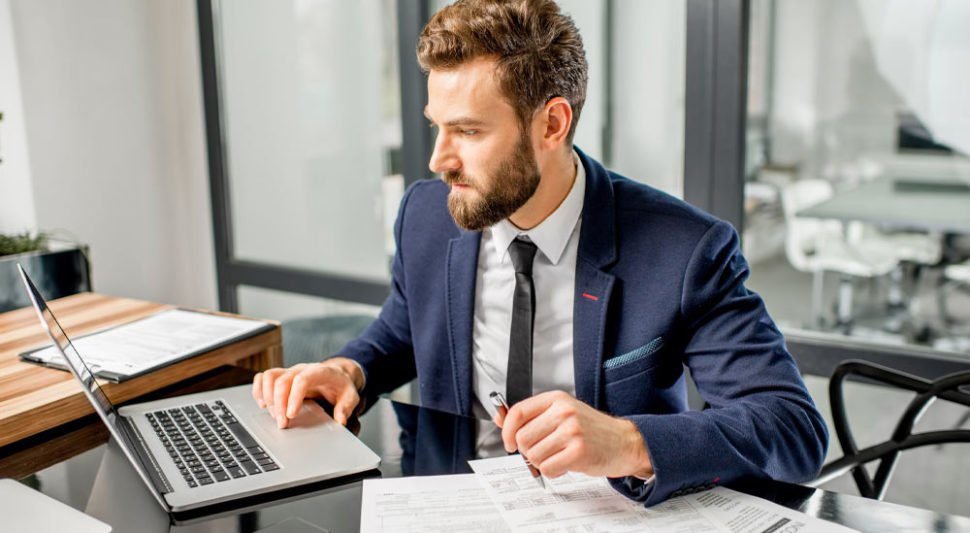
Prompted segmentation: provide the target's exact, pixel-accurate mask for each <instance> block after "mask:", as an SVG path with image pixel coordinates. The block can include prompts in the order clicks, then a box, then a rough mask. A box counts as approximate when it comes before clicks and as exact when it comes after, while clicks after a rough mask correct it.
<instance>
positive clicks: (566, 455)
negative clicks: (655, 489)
mask: <svg viewBox="0 0 970 533" xmlns="http://www.w3.org/2000/svg"><path fill="white" fill-rule="evenodd" d="M495 422H496V423H497V424H498V425H499V427H501V428H502V440H503V441H504V443H505V449H506V451H508V452H510V453H511V452H514V451H516V450H518V451H519V453H521V454H522V455H523V457H526V458H527V459H528V460H529V461H530V462H531V463H532V464H533V465H535V466H536V467H537V468H538V469H539V471H540V472H542V474H543V475H544V476H547V477H550V478H555V477H559V476H561V475H563V474H565V473H566V472H567V471H569V472H582V473H584V474H588V475H591V476H608V477H623V476H637V477H639V478H642V479H647V478H649V477H650V476H652V475H653V465H652V464H650V456H649V455H648V454H647V446H646V443H644V441H643V436H642V435H641V434H640V431H639V430H638V429H637V427H636V426H635V425H634V424H633V422H630V421H629V420H624V419H622V418H615V417H612V416H610V415H608V414H606V413H602V412H600V411H597V410H596V409H593V408H592V407H590V406H589V405H586V404H585V403H583V402H581V401H579V400H577V399H576V398H574V397H572V396H570V395H569V394H567V393H565V392H562V391H550V392H544V393H542V394H538V395H536V396H533V397H531V398H527V399H525V400H522V401H521V402H519V403H517V404H515V405H513V406H512V408H511V409H510V410H509V412H508V414H507V415H506V416H505V417H504V418H503V417H501V416H497V417H496V419H495Z"/></svg>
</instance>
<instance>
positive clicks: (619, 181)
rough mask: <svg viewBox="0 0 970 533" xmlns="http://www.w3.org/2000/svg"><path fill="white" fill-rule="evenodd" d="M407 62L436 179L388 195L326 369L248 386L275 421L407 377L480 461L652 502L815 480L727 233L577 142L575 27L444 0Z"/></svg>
mask: <svg viewBox="0 0 970 533" xmlns="http://www.w3.org/2000/svg"><path fill="white" fill-rule="evenodd" d="M418 61H419V62H420V64H421V66H422V68H423V69H424V70H425V72H427V74H428V106H427V108H426V110H425V114H426V115H427V118H428V120H429V121H430V122H431V125H432V126H433V127H434V128H436V129H437V131H438V133H437V137H436V140H435V146H434V154H433V155H432V157H431V161H430V167H431V170H432V171H434V172H436V173H440V175H441V179H440V180H425V181H421V182H418V183H416V184H414V185H413V186H412V187H410V188H409V189H408V191H407V193H406V194H405V196H404V199H403V200H402V202H401V207H400V212H399V215H398V219H397V222H396V225H395V238H396V241H397V252H396V255H395V259H394V263H393V272H392V283H391V294H390V295H389V296H388V298H387V300H386V302H385V303H384V306H383V308H382V310H381V312H380V315H379V317H378V318H377V319H376V320H375V321H374V322H373V323H372V324H371V325H370V326H369V327H368V328H367V329H366V330H365V331H364V332H363V333H362V334H361V336H360V337H359V338H357V339H356V340H354V341H352V342H350V343H349V344H348V345H347V346H346V347H344V348H343V349H342V350H341V351H340V352H339V354H338V355H337V356H335V357H331V358H329V359H326V360H325V361H323V362H320V363H317V364H311V365H296V366H294V367H291V368H286V369H272V370H268V371H266V372H263V373H262V374H260V375H258V376H257V377H256V378H255V381H254V385H253V394H254V397H255V398H256V400H257V401H258V402H259V403H260V404H261V405H263V406H265V407H266V408H267V409H269V410H270V412H271V413H272V414H273V415H274V416H276V418H277V420H278V422H279V426H280V427H281V428H284V427H286V425H287V423H288V421H289V419H290V418H292V417H294V416H295V415H296V413H297V411H298V408H299V406H300V404H301V403H302V401H303V399H304V398H312V397H317V398H323V399H325V400H327V401H329V402H330V403H332V404H333V405H334V418H335V419H336V420H337V421H338V422H340V423H346V421H347V418H348V416H350V415H351V414H352V413H353V412H354V410H355V409H358V408H359V407H360V406H361V405H362V404H366V403H368V401H370V400H372V399H373V398H375V397H376V396H377V395H379V394H382V393H385V392H389V391H391V390H393V389H395V388H396V387H399V386H400V385H402V384H404V383H407V382H409V381H411V380H412V379H414V378H417V380H418V390H420V395H421V403H422V405H424V406H427V407H432V408H436V409H441V410H446V411H450V412H454V413H460V414H464V415H470V416H471V415H477V416H478V417H479V418H482V419H484V420H488V417H489V416H492V417H493V418H494V420H495V422H496V423H497V424H499V425H500V426H501V432H499V429H498V428H497V427H496V426H495V425H493V424H491V423H490V422H489V423H487V424H484V425H483V429H482V431H481V432H480V434H479V436H478V444H479V446H480V447H482V448H483V449H486V448H488V447H489V446H490V442H492V443H497V444H498V445H499V446H504V448H505V449H506V450H507V451H514V450H519V451H520V452H521V453H522V454H523V455H524V456H525V457H527V458H528V459H529V460H530V461H531V462H532V463H533V464H534V465H536V466H537V467H538V468H539V470H540V471H541V472H542V474H544V475H546V476H550V477H556V476H559V475H562V474H563V473H564V472H567V471H575V472H583V473H586V474H589V475H595V476H607V477H609V478H610V481H611V483H612V484H613V486H614V487H615V488H616V489H617V490H619V491H621V492H622V493H623V494H625V495H627V496H628V497H630V498H633V499H636V500H638V501H642V502H644V503H646V504H648V505H649V504H654V503H657V502H659V501H662V500H663V499H665V498H667V497H669V496H671V495H675V494H682V493H684V492H686V491H692V490H697V489H699V488H705V487H710V486H713V485H714V484H717V483H726V482H731V481H735V480H738V479H742V478H756V479H765V478H773V479H779V480H785V481H794V482H797V481H804V480H808V479H811V478H812V477H814V475H815V474H816V473H817V471H818V469H819V467H820V465H821V462H822V460H823V458H824V457H825V449H826V446H827V441H828V435H827V432H826V429H825V423H824V422H823V420H822V417H821V416H820V415H819V413H818V411H817V410H816V408H815V405H814V404H813V402H812V400H811V398H810V396H809V395H808V393H807V391H806V389H805V386H804V383H803V382H802V379H801V376H800V374H799V372H798V369H797V367H796V366H795V363H794V361H793V360H792V357H791V355H790V354H789V353H788V351H787V349H786V348H785V343H784V338H783V337H782V334H781V333H780V332H779V330H778V328H777V327H776V326H775V324H774V323H773V322H772V320H771V318H770V317H769V316H768V314H767V311H766V310H765V306H764V304H763V302H762V301H761V298H760V297H759V296H758V295H757V294H754V293H752V292H751V291H749V290H747V289H746V288H745V286H744V281H745V279H746V278H747V276H748V266H747V263H746V261H745V260H744V258H743V256H742V254H741V250H740V247H739V240H738V236H737V233H736V232H735V230H734V229H733V228H732V227H731V226H730V225H729V224H727V223H725V222H723V221H721V220H718V219H716V218H714V217H713V216H711V215H709V214H706V213H704V212H702V211H700V210H698V209H696V208H694V207H691V206H690V205H688V204H686V203H685V202H683V201H681V200H679V199H676V198H674V197H671V196H669V195H666V194H664V193H662V192H660V191H658V190H656V189H653V188H651V187H649V186H647V185H643V184H640V183H637V182H634V181H631V180H629V179H627V178H624V177H622V176H619V175H617V174H615V173H613V172H610V171H608V170H606V169H605V168H603V166H602V165H600V164H599V163H598V162H596V161H595V160H593V159H592V158H590V157H588V156H586V155H585V154H583V152H582V151H580V150H579V149H578V148H576V147H574V146H573V143H572V139H573V136H574V133H575V131H576V125H577V123H578V121H579V117H580V112H581V110H582V107H583V103H584V101H585V98H586V83H587V63H586V58H585V52H584V50H583V44H582V39H581V38H580V35H579V32H578V30H577V29H576V26H575V24H574V23H573V21H572V20H571V19H570V18H569V17H568V16H566V15H564V14H563V13H561V12H560V10H559V8H558V6H556V4H555V3H553V2H552V1H550V0H511V1H485V0H459V1H457V2H455V3H454V4H452V5H450V6H448V7H445V8H443V9H442V10H441V11H439V12H438V13H437V14H435V15H434V17H433V18H432V19H431V20H430V22H428V24H427V26H426V27H425V28H424V30H423V32H422V33H421V37H420V41H419V44H418ZM685 368H687V369H690V373H691V376H692V378H693V380H694V382H695V383H696V385H697V388H698V391H699V393H700V395H701V396H702V397H703V399H704V400H705V402H706V403H707V405H708V407H707V408H706V409H704V410H702V411H692V410H690V409H689V408H688V406H687V393H686V386H685ZM491 392H500V393H502V394H504V395H505V396H506V397H507V398H508V399H509V403H511V404H512V407H511V409H510V410H509V411H508V414H507V416H504V417H503V416H499V415H498V414H497V413H496V412H495V410H494V408H493V407H492V405H491V402H490V401H489V394H490V393H491ZM362 398H363V401H362ZM484 426H491V427H492V428H493V431H489V430H488V429H487V428H485V427H484Z"/></svg>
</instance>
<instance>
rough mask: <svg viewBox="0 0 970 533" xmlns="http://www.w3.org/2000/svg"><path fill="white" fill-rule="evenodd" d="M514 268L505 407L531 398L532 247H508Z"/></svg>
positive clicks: (520, 244) (516, 243)
mask: <svg viewBox="0 0 970 533" xmlns="http://www.w3.org/2000/svg"><path fill="white" fill-rule="evenodd" d="M509 255H510V256H511V257H512V266H514V267H515V292H514V293H513V296H512V330H511V337H510V338H509V368H508V373H507V374H506V376H505V397H506V399H507V400H508V402H509V405H514V404H515V403H517V402H519V401H522V400H524V399H526V398H528V397H529V396H532V326H533V324H534V323H535V307H536V293H535V288H534V287H533V285H532V260H533V259H534V258H535V256H536V245H535V244H533V243H531V242H529V241H525V240H521V239H518V238H516V239H515V240H514V241H512V244H510V245H509Z"/></svg>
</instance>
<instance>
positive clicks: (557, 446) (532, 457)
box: [519, 430, 572, 466]
mask: <svg viewBox="0 0 970 533" xmlns="http://www.w3.org/2000/svg"><path fill="white" fill-rule="evenodd" d="M519 433H520V434H521V433H522V432H521V431H520V432H519ZM571 440H572V436H571V435H570V434H569V433H568V432H566V431H559V430H556V431H553V432H551V433H550V434H549V435H546V436H545V437H544V438H542V439H541V440H539V441H538V442H535V443H533V444H531V445H529V446H528V447H524V446H522V444H521V443H520V444H519V451H520V452H522V454H523V455H525V456H526V457H528V458H529V461H532V463H533V464H535V465H536V466H539V465H542V464H543V463H545V461H547V460H548V459H549V458H550V457H552V456H554V455H556V454H557V453H559V452H561V451H562V450H564V449H565V448H566V447H567V446H568V445H569V444H570V441H571Z"/></svg>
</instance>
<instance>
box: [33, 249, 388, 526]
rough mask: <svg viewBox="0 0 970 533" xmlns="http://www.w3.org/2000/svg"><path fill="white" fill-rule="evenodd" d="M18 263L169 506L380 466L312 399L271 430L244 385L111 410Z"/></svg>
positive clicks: (39, 305)
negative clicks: (288, 420) (284, 426)
mask: <svg viewBox="0 0 970 533" xmlns="http://www.w3.org/2000/svg"><path fill="white" fill-rule="evenodd" d="M18 269H19V270H20V276H21V278H22V279H23V282H24V287H25V288H26V289H27V294H28V295H29V296H30V300H31V302H32V303H33V305H34V309H35V310H36V311H37V316H38V318H40V323H41V325H42V326H43V327H44V329H45V330H46V331H47V333H48V334H49V335H50V338H51V340H52V341H53V342H54V346H56V347H57V348H58V350H60V352H61V354H62V355H63V356H64V360H65V361H67V366H68V367H69V368H70V370H71V372H72V373H73V374H74V377H76V378H77V379H78V381H80V382H81V388H82V389H83V390H84V394H85V395H87V398H88V400H89V401H90V402H91V404H92V405H93V406H94V410H95V411H97V413H98V415H100V416H101V418H102V419H103V420H104V423H105V424H106V425H107V426H108V430H110V432H111V435H112V436H113V437H114V438H115V439H116V440H117V442H118V444H119V445H120V446H121V448H122V450H123V451H124V452H125V455H126V456H127V457H128V460H129V461H130V462H131V465H132V466H133V467H134V468H135V470H136V471H138V474H139V476H140V477H141V479H142V481H144V483H145V484H146V485H147V486H148V489H149V491H151V493H152V494H153V495H154V496H155V499H156V500H157V501H158V503H159V504H160V505H161V506H162V507H163V508H164V509H165V510H166V511H168V512H176V513H177V512H183V511H188V510H192V509H198V508H200V507H206V506H209V505H213V504H217V503H222V502H227V501H230V500H235V499H238V498H243V497H247V496H258V495H261V494H265V493H268V492H272V491H276V490H280V489H284V488H289V487H295V486H298V485H302V484H306V483H312V482H317V481H325V480H328V479H334V478H338V477H344V476H349V475H352V474H357V473H361V472H366V471H368V470H373V469H375V468H377V466H378V465H379V464H380V457H378V456H377V455H376V454H375V453H374V452H372V451H371V450H370V449H368V448H367V446H365V445H364V444H363V443H362V442H360V440H358V439H357V437H355V436H354V435H353V434H351V433H350V432H349V431H347V429H346V428H344V427H343V426H341V425H340V424H338V423H336V422H334V421H333V419H332V418H330V416H328V415H327V413H326V412H325V411H324V410H323V409H322V408H321V407H320V406H319V405H317V404H316V403H315V402H312V401H306V402H304V404H303V407H302V409H301V410H300V412H299V414H298V415H297V417H296V418H295V419H293V421H292V422H291V423H290V427H289V428H288V429H285V430H281V429H278V428H277V426H276V420H275V419H274V418H273V417H271V416H270V415H269V414H268V413H267V412H266V411H265V410H264V409H261V408H259V406H257V405H256V402H255V401H254V400H253V397H252V394H251V393H250V386H249V385H242V386H239V387H231V388H226V389H220V390H214V391H209V392H203V393H198V394H189V395H186V396H179V397H177V398H169V399H165V400H158V401H153V402H145V403H139V404H135V405H127V406H125V407H122V408H120V409H116V408H115V406H114V405H113V404H112V403H111V401H110V400H108V397H107V395H105V393H104V391H103V390H101V387H100V386H98V383H97V380H95V379H94V376H93V374H92V373H91V371H90V370H89V369H88V367H87V365H86V364H85V363H84V360H83V359H82V358H81V355H80V354H79V353H78V352H77V350H75V349H74V346H73V345H72V344H71V339H69V338H68V336H67V334H66V333H64V330H63V329H62V328H61V326H60V324H58V322H57V319H56V318H55V317H54V314H53V313H52V312H51V310H50V309H49V308H48V307H47V302H45V301H44V298H43V297H41V295H40V293H39V292H38V291H37V288H36V287H35V286H34V284H33V282H31V280H30V278H29V277H28V276H27V273H26V272H24V270H23V268H21V267H20V265H18Z"/></svg>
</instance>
